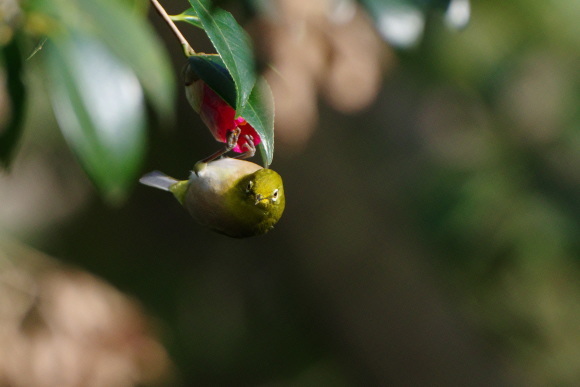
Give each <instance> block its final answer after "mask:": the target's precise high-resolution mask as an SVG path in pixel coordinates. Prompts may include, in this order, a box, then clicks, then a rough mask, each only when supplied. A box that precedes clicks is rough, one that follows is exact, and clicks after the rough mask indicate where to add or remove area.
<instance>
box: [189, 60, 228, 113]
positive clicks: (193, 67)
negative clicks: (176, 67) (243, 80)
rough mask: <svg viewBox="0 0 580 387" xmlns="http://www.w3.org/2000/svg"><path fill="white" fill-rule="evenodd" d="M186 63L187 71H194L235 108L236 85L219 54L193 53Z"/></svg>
mask: <svg viewBox="0 0 580 387" xmlns="http://www.w3.org/2000/svg"><path fill="white" fill-rule="evenodd" d="M188 65H189V69H190V70H189V71H194V72H195V75H196V76H197V77H198V78H200V79H203V81H204V82H205V83H207V85H208V86H209V87H211V88H212V90H213V91H215V92H216V93H217V94H218V95H219V96H220V97H222V99H223V100H224V101H226V102H227V103H228V104H229V105H230V106H232V107H233V108H234V109H235V107H236V102H237V101H236V87H235V85H234V81H233V79H232V77H231V75H230V74H229V72H228V70H227V69H226V67H225V65H224V62H223V60H222V58H221V57H220V56H219V55H207V54H199V55H194V56H191V57H189V58H188ZM186 69H187V68H186ZM186 71H187V70H186Z"/></svg>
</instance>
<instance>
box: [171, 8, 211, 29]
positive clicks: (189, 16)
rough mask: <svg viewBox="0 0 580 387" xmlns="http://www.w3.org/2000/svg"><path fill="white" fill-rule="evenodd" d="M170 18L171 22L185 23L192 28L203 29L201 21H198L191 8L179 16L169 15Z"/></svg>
mask: <svg viewBox="0 0 580 387" xmlns="http://www.w3.org/2000/svg"><path fill="white" fill-rule="evenodd" d="M170 18H171V20H173V21H177V22H186V23H189V24H191V25H192V26H194V27H197V28H201V29H203V25H202V24H201V20H199V16H197V13H195V10H194V9H193V8H189V9H187V10H185V11H184V12H182V13H180V14H179V15H171V16H170Z"/></svg>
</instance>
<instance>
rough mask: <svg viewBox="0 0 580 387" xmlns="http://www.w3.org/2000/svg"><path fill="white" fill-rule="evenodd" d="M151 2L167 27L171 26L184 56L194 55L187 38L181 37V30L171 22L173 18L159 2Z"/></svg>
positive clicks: (154, 0)
mask: <svg viewBox="0 0 580 387" xmlns="http://www.w3.org/2000/svg"><path fill="white" fill-rule="evenodd" d="M151 3H152V4H153V6H154V7H155V10H157V13H159V15H161V17H162V18H163V20H165V22H166V23H167V25H169V28H171V31H173V34H174V35H175V37H176V38H177V39H178V40H179V43H181V47H183V53H184V54H185V56H187V57H189V56H192V55H195V51H194V50H193V48H191V46H190V45H189V43H188V42H187V40H186V39H185V38H184V37H183V35H182V34H181V31H179V29H178V28H177V26H176V25H175V23H173V20H171V17H170V16H169V15H168V14H167V12H166V11H165V8H163V6H162V5H161V4H159V2H158V1H157V0H151Z"/></svg>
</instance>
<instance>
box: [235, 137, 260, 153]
mask: <svg viewBox="0 0 580 387" xmlns="http://www.w3.org/2000/svg"><path fill="white" fill-rule="evenodd" d="M244 137H246V143H245V144H244V147H245V148H246V149H247V151H246V152H244V153H242V154H240V155H237V156H236V157H234V158H235V159H249V158H250V157H253V156H254V155H255V154H256V144H254V136H252V135H250V134H246V135H245V136H244Z"/></svg>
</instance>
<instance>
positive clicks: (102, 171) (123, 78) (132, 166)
mask: <svg viewBox="0 0 580 387" xmlns="http://www.w3.org/2000/svg"><path fill="white" fill-rule="evenodd" d="M44 55H45V57H46V60H47V61H46V64H47V69H48V75H49V77H50V88H49V92H51V94H52V95H51V101H52V103H53V106H54V110H55V114H56V117H57V120H58V123H59V126H60V128H61V130H62V132H63V134H64V136H65V138H66V140H67V142H68V143H69V145H70V147H71V148H72V149H73V151H74V152H75V154H76V155H77V157H78V158H79V160H80V162H81V164H82V165H83V167H84V168H85V170H86V172H87V173H88V175H89V176H90V177H91V178H92V180H93V181H94V182H95V184H96V185H97V187H98V188H99V189H100V190H101V191H102V192H103V193H104V194H105V197H107V198H108V199H110V200H112V201H117V200H120V199H122V198H123V195H124V194H125V193H126V191H127V188H128V187H129V186H130V185H131V184H132V183H133V182H134V181H135V179H136V177H137V175H138V172H139V167H140V165H141V161H142V159H143V153H144V145H145V131H144V130H145V110H144V100H143V92H142V90H141V87H140V84H139V81H138V79H137V78H136V77H135V75H134V73H133V72H132V71H131V69H130V68H129V67H127V66H126V65H125V64H124V63H123V62H121V61H120V60H119V59H117V58H116V57H115V56H114V55H113V54H112V53H111V51H110V50H109V49H108V48H107V47H106V46H105V45H103V44H102V43H101V42H100V41H99V40H97V39H94V38H92V37H90V36H86V35H81V34H79V33H76V34H75V35H64V34H63V35H60V36H58V37H55V38H54V39H51V40H49V42H48V43H47V44H46V47H45V50H44Z"/></svg>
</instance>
